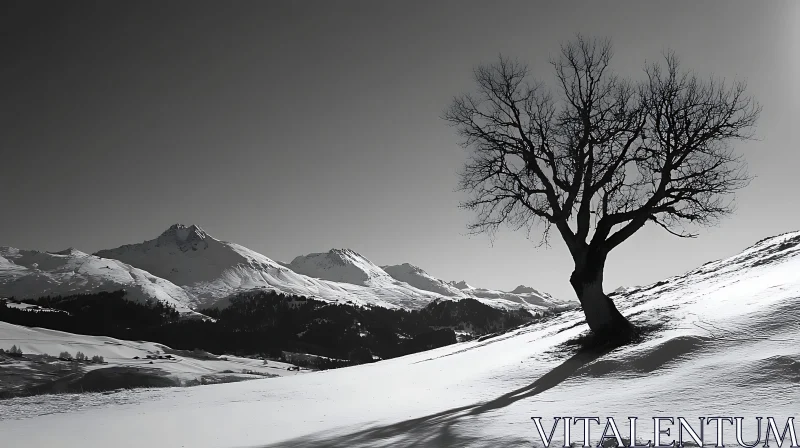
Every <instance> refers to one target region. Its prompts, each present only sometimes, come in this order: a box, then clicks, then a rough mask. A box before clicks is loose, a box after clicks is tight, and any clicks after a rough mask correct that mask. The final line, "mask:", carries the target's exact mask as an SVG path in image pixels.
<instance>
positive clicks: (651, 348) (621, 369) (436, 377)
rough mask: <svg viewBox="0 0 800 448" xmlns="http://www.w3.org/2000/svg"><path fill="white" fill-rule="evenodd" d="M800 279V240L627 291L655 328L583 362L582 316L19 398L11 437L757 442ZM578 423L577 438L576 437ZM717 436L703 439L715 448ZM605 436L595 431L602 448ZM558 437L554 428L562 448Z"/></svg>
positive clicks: (788, 340) (257, 442)
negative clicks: (307, 363)
mask: <svg viewBox="0 0 800 448" xmlns="http://www.w3.org/2000/svg"><path fill="white" fill-rule="evenodd" d="M797 272H800V232H794V233H790V234H785V235H781V236H778V237H774V238H770V239H767V240H764V241H762V242H759V243H758V244H756V245H754V246H753V247H751V248H749V249H748V250H746V251H744V252H742V253H741V254H739V255H736V256H734V257H731V258H728V259H725V260H719V261H715V262H712V263H708V264H706V265H703V266H701V267H699V268H698V269H695V270H693V271H690V272H688V273H686V274H684V275H680V276H676V277H672V278H669V279H666V280H664V281H662V282H658V283H655V284H653V285H649V286H645V287H641V288H637V289H635V290H632V291H627V292H625V293H622V294H615V295H614V297H615V301H616V303H617V304H618V306H619V308H620V309H621V311H622V313H623V314H625V315H626V316H629V317H630V318H631V319H632V320H633V321H634V322H635V323H636V324H637V325H640V326H643V327H647V328H651V329H656V330H655V331H654V332H653V333H651V334H650V336H649V337H648V338H647V339H646V340H644V341H643V342H641V343H637V344H632V345H629V346H625V347H622V348H619V349H616V350H613V351H610V352H608V351H606V352H599V353H592V352H588V353H577V352H576V349H575V347H574V346H571V345H567V344H565V342H567V341H569V340H571V339H573V338H575V337H576V336H578V335H580V334H581V333H584V332H585V331H587V327H586V325H585V323H584V322H583V316H582V313H581V312H580V311H579V310H573V311H567V312H564V313H562V314H560V315H558V316H556V317H554V318H552V319H550V320H548V321H546V322H540V323H536V324H533V325H530V326H527V327H523V328H520V329H518V330H515V331H513V332H510V333H506V334H503V335H499V336H496V337H492V338H488V339H484V340H476V341H470V342H464V343H459V344H455V345H451V346H447V347H443V348H440V349H436V350H432V351H428V352H422V353H417V354H414V355H409V356H405V357H402V358H395V359H390V360H386V361H381V362H378V363H374V364H367V365H361V366H356V367H350V368H346V369H338V370H332V371H325V372H321V373H312V374H307V375H298V376H295V377H284V378H274V379H267V380H263V381H250V382H245V383H235V384H225V385H215V386H207V387H199V388H190V389H161V390H158V391H153V392H148V394H147V395H146V396H144V395H143V396H141V397H139V398H137V397H132V398H131V397H129V396H128V395H125V397H126V398H130V399H128V400H126V403H125V404H124V405H115V402H117V401H118V400H120V398H119V397H120V395H119V394H110V395H102V394H89V395H84V396H82V398H81V400H80V401H75V400H72V399H70V398H69V397H59V396H54V397H53V398H52V399H49V400H41V399H28V400H26V399H14V400H7V401H6V402H4V403H3V405H2V406H0V433H2V434H3V441H4V443H7V444H9V446H27V447H31V448H37V447H49V446H62V447H66V448H94V447H105V446H109V445H112V444H113V445H114V446H116V447H119V448H125V447H140V446H149V447H153V448H157V447H171V446H192V447H196V448H211V447H220V448H232V447H239V446H259V447H293V448H300V447H339V446H347V447H353V448H360V447H383V446H393V447H410V446H432V447H442V448H447V447H456V446H458V447H460V446H469V447H473V448H484V447H485V448H489V447H497V446H504V447H505V446H508V447H517V446H520V447H521V446H541V441H540V440H539V435H538V433H537V432H536V429H535V427H534V425H533V423H532V421H531V417H535V416H538V417H543V424H544V426H545V428H550V425H552V424H553V417H554V416H577V415H580V416H598V417H600V419H601V422H603V423H605V419H606V418H607V417H608V416H612V417H614V418H615V419H616V422H617V424H619V425H620V426H621V427H620V430H621V432H622V435H623V437H626V436H627V433H628V427H627V424H628V417H629V416H639V417H640V423H642V426H641V427H640V428H639V432H640V437H642V438H643V440H640V443H645V442H646V441H647V440H648V439H650V438H651V437H649V435H652V432H651V431H652V426H650V427H649V429H648V427H647V422H650V417H651V416H670V417H673V418H674V417H676V416H683V417H686V418H687V419H688V420H689V423H690V424H692V425H693V426H695V427H696V425H697V417H698V416H710V415H723V416H740V417H745V425H744V436H745V440H747V441H752V440H755V439H756V437H755V427H756V423H755V419H754V417H756V416H763V417H766V416H771V417H774V418H775V420H776V421H777V422H778V425H779V429H780V428H783V426H784V424H785V423H786V419H787V417H796V411H797V409H796V403H797V398H798V395H797V384H798V382H800V320H798V319H796V318H795V316H796V313H797V309H798V308H800V277H798V275H797ZM747 397H769V400H767V401H766V402H765V401H764V400H751V399H747ZM576 409H577V410H579V412H578V411H576ZM198 421H203V422H213V424H204V425H198V424H197V422H198ZM765 424H766V423H765ZM662 425H663V426H662V427H663V428H665V429H666V427H670V428H671V429H672V432H673V436H672V437H671V438H670V439H667V438H666V437H664V439H663V440H666V442H667V443H668V442H669V440H671V439H674V438H675V433H677V430H676V429H677V428H675V427H674V426H675V425H674V424H673V425H670V424H668V423H666V422H664V423H662ZM144 428H158V429H159V430H158V431H150V430H145V429H144ZM575 428H576V429H575V430H574V431H573V438H572V442H573V443H576V442H577V443H580V440H581V437H580V435H581V434H580V432H579V431H578V430H577V428H578V426H575ZM712 428H713V426H709V427H708V429H707V430H706V431H705V432H706V435H707V437H708V439H707V440H706V441H705V443H706V444H709V445H710V444H713V443H714V440H715V431H713V430H712ZM733 431H734V430H733V426H732V425H724V433H725V439H726V440H734V437H735V435H734V433H733ZM548 432H549V430H548ZM601 432H602V431H600V430H597V431H592V437H593V438H592V444H596V443H597V439H598V437H599V435H600V433H601ZM562 434H563V432H562V430H560V429H559V430H557V431H556V439H555V441H554V443H556V444H558V446H561V444H563V438H561V437H563V436H562ZM684 434H685V433H684ZM762 435H763V433H762ZM787 436H788V435H787ZM762 440H763V439H762ZM773 441H774V440H773ZM551 446H552V445H551ZM784 446H787V445H786V444H784Z"/></svg>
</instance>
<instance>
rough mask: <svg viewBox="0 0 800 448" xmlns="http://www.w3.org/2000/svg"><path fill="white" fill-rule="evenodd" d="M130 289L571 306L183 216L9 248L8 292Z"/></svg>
mask: <svg viewBox="0 0 800 448" xmlns="http://www.w3.org/2000/svg"><path fill="white" fill-rule="evenodd" d="M118 289H125V290H126V291H127V293H128V294H127V297H128V298H129V299H131V300H135V301H140V302H141V301H148V300H158V301H162V302H165V303H168V304H170V305H172V306H174V307H176V309H177V310H178V311H180V312H182V313H183V314H186V315H192V314H194V313H195V312H194V311H193V310H195V309H199V308H206V307H217V308H224V307H225V306H227V304H228V303H229V299H230V298H231V297H233V296H235V295H236V294H237V293H240V292H244V291H250V290H254V289H270V290H275V291H279V292H283V293H287V294H293V295H303V296H307V297H313V298H317V299H321V300H325V301H331V302H340V303H351V304H355V305H361V306H380V307H385V308H403V309H409V310H411V309H420V308H423V307H424V306H426V305H427V304H429V303H431V302H432V301H434V300H460V299H464V298H473V299H475V300H478V301H480V302H482V303H485V304H487V305H490V306H492V307H495V308H501V309H515V308H526V309H530V310H534V311H535V310H542V309H548V308H555V307H564V306H569V305H570V304H571V302H565V301H560V300H557V299H555V298H553V297H552V296H550V295H549V294H547V293H543V292H539V291H537V290H536V289H534V288H531V287H527V286H519V287H517V288H516V289H514V290H513V291H508V292H506V291H496V290H489V289H482V288H475V287H472V286H470V285H468V284H467V283H466V282H464V281H460V282H445V281H443V280H441V279H438V278H435V277H433V276H431V275H430V274H428V273H427V272H425V271H424V270H423V269H421V268H419V267H417V266H414V265H411V264H409V263H404V264H399V265H394V266H377V265H376V264H374V263H372V262H371V261H370V260H369V259H367V258H366V257H364V256H363V255H361V254H359V253H357V252H355V251H353V250H350V249H332V250H330V251H328V252H323V253H314V254H309V255H303V256H298V257H296V258H295V259H294V260H292V261H291V262H289V263H284V262H279V261H274V260H272V259H270V258H268V257H266V256H265V255H262V254H260V253H258V252H255V251H253V250H251V249H248V248H246V247H244V246H241V245H239V244H235V243H231V242H226V241H221V240H218V239H216V238H214V237H212V236H211V235H209V234H207V233H206V232H205V231H204V230H203V229H202V228H200V227H198V226H196V225H190V226H185V225H182V224H175V225H173V226H171V227H170V228H168V229H167V230H166V231H165V232H163V233H162V234H161V235H159V236H158V237H157V238H155V239H152V240H147V241H144V242H141V243H136V244H126V245H123V246H120V247H117V248H113V249H107V250H100V251H98V252H96V253H94V254H91V255H90V254H87V253H84V252H81V251H79V250H77V249H73V248H70V249H68V250H66V251H61V252H40V251H33V250H20V249H16V248H12V247H0V297H2V296H13V297H17V298H36V297H41V296H45V295H64V294H77V293H82V292H87V293H88V292H98V291H111V290H118Z"/></svg>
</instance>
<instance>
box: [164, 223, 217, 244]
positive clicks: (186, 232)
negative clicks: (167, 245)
mask: <svg viewBox="0 0 800 448" xmlns="http://www.w3.org/2000/svg"><path fill="white" fill-rule="evenodd" d="M161 236H162V237H173V238H175V239H176V240H178V241H180V242H185V241H192V240H194V241H196V240H205V239H206V238H207V237H208V234H207V233H206V232H205V231H204V230H203V229H201V228H200V226H197V225H194V224H192V225H190V226H185V225H183V224H173V225H172V226H170V228H169V229H167V230H166V231H165V232H164V233H162V234H161Z"/></svg>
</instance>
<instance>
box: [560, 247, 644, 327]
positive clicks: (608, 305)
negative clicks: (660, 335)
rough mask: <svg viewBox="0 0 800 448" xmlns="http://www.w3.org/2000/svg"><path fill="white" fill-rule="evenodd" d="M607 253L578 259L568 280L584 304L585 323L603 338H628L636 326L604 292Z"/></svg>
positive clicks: (582, 304) (587, 255)
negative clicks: (604, 270)
mask: <svg viewBox="0 0 800 448" xmlns="http://www.w3.org/2000/svg"><path fill="white" fill-rule="evenodd" d="M605 262H606V255H605V254H586V255H582V256H579V257H576V259H575V270H574V271H573V272H572V276H570V279H569V282H570V283H571V284H572V288H573V289H574V290H575V293H576V294H577V295H578V300H580V302H581V306H582V307H583V313H584V315H585V316H586V323H587V324H588V325H589V328H590V329H591V330H592V332H593V333H594V334H595V335H596V336H597V337H599V338H600V339H605V340H612V339H614V340H617V339H620V338H621V339H629V338H630V337H632V336H633V334H634V332H635V327H634V325H633V324H631V323H630V321H628V319H627V318H625V316H623V315H622V314H621V313H620V312H619V310H617V307H616V306H615V305H614V302H613V301H612V300H611V298H609V297H608V296H607V295H606V294H605V293H604V292H603V268H604V267H605Z"/></svg>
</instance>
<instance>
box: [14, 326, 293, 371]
mask: <svg viewBox="0 0 800 448" xmlns="http://www.w3.org/2000/svg"><path fill="white" fill-rule="evenodd" d="M12 345H16V346H17V347H19V348H20V349H21V350H22V352H23V353H25V354H31V355H51V356H58V354H59V353H61V352H63V351H67V352H69V353H71V354H73V355H74V354H75V353H77V352H79V351H80V352H82V353H84V354H85V355H87V356H89V357H92V356H95V355H99V356H102V357H103V358H104V360H105V364H98V365H90V366H88V367H89V368H105V367H120V366H124V367H130V366H138V367H148V368H153V369H158V370H161V371H163V372H166V373H167V374H168V375H169V376H170V377H171V378H174V379H179V380H182V381H190V380H199V379H200V377H202V376H203V375H208V374H214V373H221V372H224V371H231V372H235V373H240V372H242V371H243V370H251V371H254V372H258V373H261V374H267V375H270V376H286V375H295V374H296V373H297V372H294V371H289V370H287V367H289V366H291V364H287V363H282V362H277V361H269V362H268V363H267V365H266V366H265V365H264V363H263V362H262V361H261V360H258V359H252V358H241V357H236V356H231V355H225V356H221V357H219V358H217V359H201V358H199V357H196V356H191V355H192V354H191V352H186V351H183V350H172V349H170V348H169V347H167V346H165V345H163V344H156V343H153V342H142V341H125V340H122V339H115V338H110V337H105V336H87V335H80V334H73V333H66V332H63V331H56V330H49V329H45V328H29V327H22V326H19V325H13V324H9V323H6V322H0V348H6V349H7V348H9V347H11V346H12ZM159 354H160V355H165V354H174V356H173V358H174V359H155V360H153V361H152V364H150V360H148V359H146V357H147V356H148V355H159ZM187 355H189V356H187ZM136 356H138V357H139V358H140V359H133V358H134V357H136ZM303 372H305V371H303Z"/></svg>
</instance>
